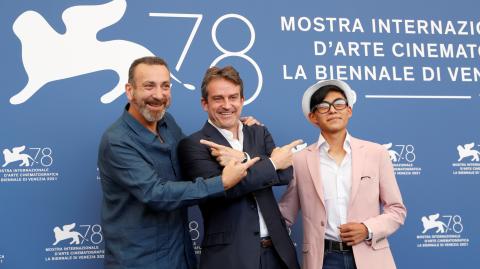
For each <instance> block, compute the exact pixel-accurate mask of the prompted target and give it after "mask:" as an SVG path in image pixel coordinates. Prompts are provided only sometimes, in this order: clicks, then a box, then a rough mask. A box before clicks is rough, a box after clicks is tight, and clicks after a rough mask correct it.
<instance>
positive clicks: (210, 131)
mask: <svg viewBox="0 0 480 269" xmlns="http://www.w3.org/2000/svg"><path fill="white" fill-rule="evenodd" d="M202 133H203V134H204V135H205V137H206V139H207V140H209V141H211V142H215V143H217V144H220V145H223V146H226V147H231V146H230V143H228V141H227V139H225V137H223V135H222V134H221V133H220V132H219V131H218V130H217V129H215V127H213V126H212V125H211V124H210V123H209V122H208V121H207V122H205V125H203V128H202Z"/></svg>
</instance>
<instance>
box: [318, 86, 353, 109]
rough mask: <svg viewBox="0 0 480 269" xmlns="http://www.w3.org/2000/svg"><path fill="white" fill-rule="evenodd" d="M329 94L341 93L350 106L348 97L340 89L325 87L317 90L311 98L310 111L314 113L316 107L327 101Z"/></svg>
mask: <svg viewBox="0 0 480 269" xmlns="http://www.w3.org/2000/svg"><path fill="white" fill-rule="evenodd" d="M329 92H339V93H341V94H342V95H343V97H345V100H347V104H348V99H347V96H346V95H345V92H344V91H343V90H342V89H340V88H339V87H337V86H335V85H325V86H323V87H320V88H318V90H316V91H315V93H314V94H312V97H311V98H310V111H312V109H313V108H314V107H315V106H316V105H318V104H320V103H321V102H323V100H325V97H326V96H327V94H328V93H329Z"/></svg>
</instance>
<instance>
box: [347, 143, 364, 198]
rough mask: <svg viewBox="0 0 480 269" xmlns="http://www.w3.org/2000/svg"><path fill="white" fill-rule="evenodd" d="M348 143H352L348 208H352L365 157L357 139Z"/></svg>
mask: <svg viewBox="0 0 480 269" xmlns="http://www.w3.org/2000/svg"><path fill="white" fill-rule="evenodd" d="M350 141H351V143H352V144H351V146H352V189H351V192H350V201H349V203H348V207H349V208H350V207H351V206H352V204H353V201H355V196H356V195H357V191H358V187H359V185H360V179H361V176H362V171H363V167H364V162H363V161H364V155H365V150H364V148H363V144H362V143H361V142H360V141H359V140H358V139H355V138H353V137H352V138H351V140H350Z"/></svg>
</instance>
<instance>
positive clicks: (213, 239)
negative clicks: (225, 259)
mask: <svg viewBox="0 0 480 269" xmlns="http://www.w3.org/2000/svg"><path fill="white" fill-rule="evenodd" d="M232 238H233V234H232V233H230V232H218V233H211V234H207V235H205V238H204V239H203V243H202V247H211V246H218V245H228V244H230V243H231V242H232Z"/></svg>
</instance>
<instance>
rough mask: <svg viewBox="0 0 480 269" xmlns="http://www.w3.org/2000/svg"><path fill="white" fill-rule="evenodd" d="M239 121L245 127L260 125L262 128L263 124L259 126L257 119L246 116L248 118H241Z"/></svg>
mask: <svg viewBox="0 0 480 269" xmlns="http://www.w3.org/2000/svg"><path fill="white" fill-rule="evenodd" d="M240 121H241V122H242V123H243V124H245V125H247V126H252V125H255V124H256V125H260V126H263V124H261V123H260V122H259V121H258V120H257V119H255V118H254V117H252V116H248V117H241V118H240Z"/></svg>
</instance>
